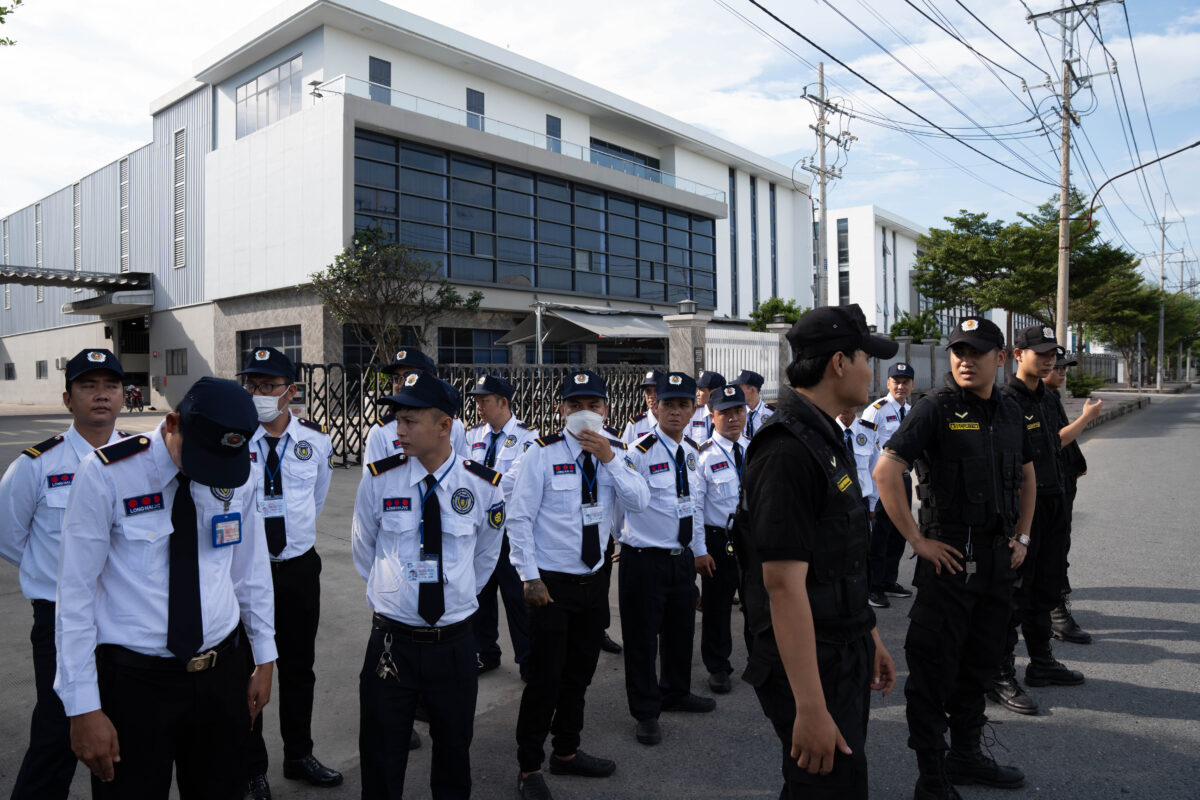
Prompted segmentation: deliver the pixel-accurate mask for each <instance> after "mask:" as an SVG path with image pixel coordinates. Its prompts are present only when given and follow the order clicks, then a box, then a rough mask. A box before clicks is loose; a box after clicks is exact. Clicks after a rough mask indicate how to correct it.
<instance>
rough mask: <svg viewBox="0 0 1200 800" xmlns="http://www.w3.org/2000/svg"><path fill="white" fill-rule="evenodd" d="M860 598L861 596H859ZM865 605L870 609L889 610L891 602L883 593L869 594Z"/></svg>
mask: <svg viewBox="0 0 1200 800" xmlns="http://www.w3.org/2000/svg"><path fill="white" fill-rule="evenodd" d="M860 596H861V595H860ZM867 604H868V605H869V606H871V608H891V607H892V601H891V600H888V599H887V595H885V594H884V593H883V592H871V593H870V594H869V595H867Z"/></svg>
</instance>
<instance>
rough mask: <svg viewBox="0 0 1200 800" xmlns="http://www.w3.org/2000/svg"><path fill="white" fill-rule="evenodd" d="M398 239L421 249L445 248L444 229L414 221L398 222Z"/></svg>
mask: <svg viewBox="0 0 1200 800" xmlns="http://www.w3.org/2000/svg"><path fill="white" fill-rule="evenodd" d="M400 241H401V243H403V244H406V245H408V246H409V247H416V248H419V249H422V250H445V249H446V229H445V228H441V227H437V226H434V225H420V224H417V223H415V222H402V223H400Z"/></svg>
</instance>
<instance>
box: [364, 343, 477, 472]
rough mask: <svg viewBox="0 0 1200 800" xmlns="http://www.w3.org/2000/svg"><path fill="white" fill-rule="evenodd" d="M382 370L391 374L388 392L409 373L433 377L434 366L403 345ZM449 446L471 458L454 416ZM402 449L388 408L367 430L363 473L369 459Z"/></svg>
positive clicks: (464, 432)
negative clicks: (390, 385) (424, 373)
mask: <svg viewBox="0 0 1200 800" xmlns="http://www.w3.org/2000/svg"><path fill="white" fill-rule="evenodd" d="M382 371H383V372H384V374H390V375H391V376H392V394H397V393H399V391H400V389H401V387H402V386H403V385H404V379H405V377H407V376H408V374H409V373H410V372H418V371H419V372H428V373H429V374H430V375H434V376H436V375H437V365H436V364H434V363H433V359H432V358H430V357H429V356H427V355H425V354H424V353H422V352H421V351H420V350H418V349H416V348H415V347H407V348H405V349H403V350H397V351H396V356H395V357H394V358H393V359H392V363H391V364H389V365H387V366H386V367H384V368H383V370H382ZM450 446H451V447H453V448H454V454H455V455H456V456H458V457H459V458H470V457H471V454H470V453H469V452H468V449H467V429H466V427H465V426H464V425H463V423H462V420H461V419H459V418H458V417H455V418H454V420H453V428H451V430H450ZM403 452H404V448H403V447H402V446H401V444H400V439H399V437H398V436H396V418H395V414H394V412H393V411H391V410H388V411H387V412H385V413H384V414H383V415H382V416H380V418H379V421H378V422H376V423H375V424H374V425H372V426H371V429H370V430H369V431H367V442H366V445H365V446H364V448H363V471H364V472H366V469H367V464H370V463H371V462H372V461H379V460H380V459H384V458H387V457H388V456H391V455H395V454H396V453H403Z"/></svg>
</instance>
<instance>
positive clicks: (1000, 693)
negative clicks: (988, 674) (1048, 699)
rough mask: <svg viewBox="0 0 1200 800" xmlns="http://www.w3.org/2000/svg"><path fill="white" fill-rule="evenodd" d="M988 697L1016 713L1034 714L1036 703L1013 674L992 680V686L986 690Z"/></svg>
mask: <svg viewBox="0 0 1200 800" xmlns="http://www.w3.org/2000/svg"><path fill="white" fill-rule="evenodd" d="M987 696H988V699H989V700H991V701H992V702H994V703H999V704H1000V705H1002V706H1004V707H1005V708H1007V709H1008V710H1009V711H1012V712H1015V713H1017V714H1026V715H1028V716H1035V715H1036V714H1037V713H1038V704H1037V701H1036V700H1034V699H1033V698H1032V697H1030V696H1029V694H1028V693H1027V692H1026V691H1025V689H1024V688H1022V686H1021V684H1020V682H1018V681H1017V678H1016V676H1015V675H1007V676H1000V677H998V678H996V679H995V680H994V681H992V688H991V689H988V691H987Z"/></svg>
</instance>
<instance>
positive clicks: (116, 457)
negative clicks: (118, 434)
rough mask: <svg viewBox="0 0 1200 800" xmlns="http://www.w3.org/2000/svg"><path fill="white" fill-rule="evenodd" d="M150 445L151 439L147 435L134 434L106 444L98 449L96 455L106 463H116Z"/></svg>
mask: <svg viewBox="0 0 1200 800" xmlns="http://www.w3.org/2000/svg"><path fill="white" fill-rule="evenodd" d="M149 447H150V439H149V438H148V437H146V436H132V437H130V438H128V439H122V440H121V441H119V442H113V443H112V444H110V445H105V446H104V447H101V448H100V449H99V450H97V451H96V457H97V458H99V459H100V461H101V462H102V463H103V464H104V465H105V466H107V465H109V464H115V463H117V462H118V461H120V460H122V459H125V458H129V457H130V456H132V455H137V454H138V453H140V452H142V451H143V450H146V449H147V448H149Z"/></svg>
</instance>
